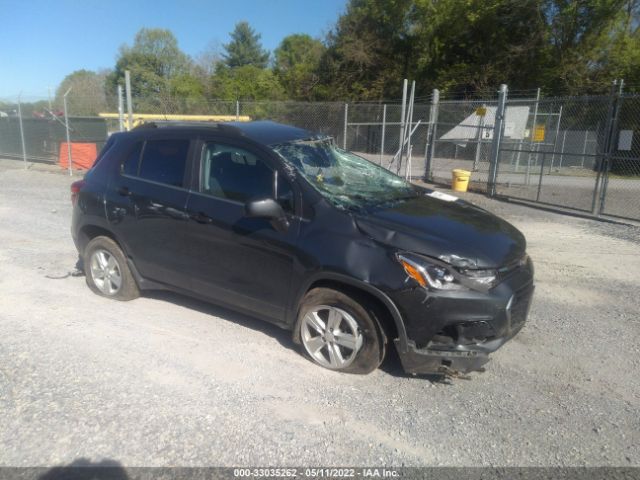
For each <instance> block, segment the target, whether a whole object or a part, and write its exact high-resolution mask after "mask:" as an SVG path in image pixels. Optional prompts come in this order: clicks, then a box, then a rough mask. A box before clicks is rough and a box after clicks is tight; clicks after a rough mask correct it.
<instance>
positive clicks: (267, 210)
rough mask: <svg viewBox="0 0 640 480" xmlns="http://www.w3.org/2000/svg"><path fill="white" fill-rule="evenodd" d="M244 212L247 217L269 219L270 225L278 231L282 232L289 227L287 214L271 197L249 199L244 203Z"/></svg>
mask: <svg viewBox="0 0 640 480" xmlns="http://www.w3.org/2000/svg"><path fill="white" fill-rule="evenodd" d="M244 214H245V217H248V218H265V219H267V220H270V221H271V226H272V227H273V228H274V229H275V230H276V231H278V232H280V233H284V232H286V231H287V230H288V228H289V220H287V215H286V214H285V213H284V210H283V209H282V207H281V206H280V204H279V203H278V202H276V201H275V200H274V199H273V198H263V199H260V200H250V201H248V202H247V203H245V205H244Z"/></svg>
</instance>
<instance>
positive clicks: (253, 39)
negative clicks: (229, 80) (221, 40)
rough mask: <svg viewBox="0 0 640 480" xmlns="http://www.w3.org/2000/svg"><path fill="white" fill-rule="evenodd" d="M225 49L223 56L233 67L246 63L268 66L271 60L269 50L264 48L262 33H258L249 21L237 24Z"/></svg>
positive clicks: (259, 66) (229, 65)
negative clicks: (261, 40)
mask: <svg viewBox="0 0 640 480" xmlns="http://www.w3.org/2000/svg"><path fill="white" fill-rule="evenodd" d="M224 50H225V53H224V54H223V55H222V58H223V59H224V63H225V64H226V66H228V67H231V68H236V67H244V66H246V65H252V66H254V67H258V68H266V66H267V63H268V61H269V52H267V51H266V50H263V48H262V44H261V43H260V34H258V33H256V32H255V31H254V30H253V29H252V28H251V27H250V26H249V24H248V23H247V22H240V23H237V24H236V27H235V29H234V31H233V32H231V41H230V42H229V43H227V44H225V45H224Z"/></svg>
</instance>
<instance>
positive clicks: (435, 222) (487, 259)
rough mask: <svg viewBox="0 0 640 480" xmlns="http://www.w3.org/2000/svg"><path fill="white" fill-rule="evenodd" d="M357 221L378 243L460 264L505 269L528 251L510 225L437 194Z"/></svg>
mask: <svg viewBox="0 0 640 480" xmlns="http://www.w3.org/2000/svg"><path fill="white" fill-rule="evenodd" d="M432 195H434V196H438V197H440V198H434V196H432ZM442 198H444V200H443V199H442ZM355 220H356V223H357V225H358V228H360V230H361V231H362V232H364V233H365V234H366V235H368V236H370V237H371V238H373V239H374V240H376V241H379V242H381V243H384V244H386V245H389V246H393V247H396V248H398V249H400V250H406V251H409V252H415V253H419V254H423V255H427V256H430V257H433V258H440V259H442V260H444V261H446V262H447V263H452V264H454V265H458V266H465V263H467V265H468V266H469V267H470V268H474V267H475V268H491V267H501V266H504V265H507V264H510V263H512V262H514V261H517V260H519V259H520V258H521V257H522V256H523V255H524V253H525V249H526V241H525V238H524V235H522V233H520V231H519V230H518V229H517V228H515V227H514V226H513V225H511V224H510V223H508V222H506V221H505V220H502V219H501V218H499V217H497V216H495V215H493V214H491V213H489V212H487V211H486V210H483V209H481V208H479V207H476V206H475V205H472V204H471V203H468V202H465V201H463V200H459V199H456V197H452V196H449V195H442V194H439V193H438V192H432V193H427V194H426V195H424V196H420V197H416V198H413V199H410V200H407V201H403V202H401V203H397V204H395V205H394V206H392V207H389V208H380V209H377V210H374V211H369V212H368V213H367V214H357V215H355Z"/></svg>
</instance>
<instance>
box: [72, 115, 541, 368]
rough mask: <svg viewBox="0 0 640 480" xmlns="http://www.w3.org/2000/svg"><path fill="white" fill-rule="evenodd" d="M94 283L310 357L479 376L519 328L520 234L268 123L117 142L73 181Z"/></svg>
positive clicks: (320, 139)
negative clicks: (169, 297)
mask: <svg viewBox="0 0 640 480" xmlns="http://www.w3.org/2000/svg"><path fill="white" fill-rule="evenodd" d="M71 197H72V202H73V204H74V209H73V222H72V235H73V240H74V242H75V245H76V247H77V249H78V251H79V253H80V255H81V257H82V258H83V261H84V269H85V273H86V280H87V284H88V286H89V287H90V288H91V290H93V291H94V292H95V293H97V294H99V295H104V296H106V297H111V298H114V299H118V300H131V299H134V298H136V297H137V296H138V295H139V294H140V291H141V290H148V289H170V290H174V291H178V292H182V293H184V294H187V295H193V296H196V297H200V298H202V299H205V300H208V301H211V302H214V303H217V304H221V305H224V306H227V307H230V308H232V309H235V310H239V311H242V312H245V313H247V314H249V315H252V316H254V317H259V318H262V319H264V320H267V321H269V322H272V323H274V324H277V325H279V326H280V327H283V328H286V329H289V330H291V331H292V332H293V340H294V342H296V343H298V344H300V345H301V346H302V349H303V351H304V352H305V353H306V354H307V355H308V357H309V358H310V359H311V360H312V361H314V362H315V363H317V364H319V365H321V366H323V367H326V368H329V369H332V370H338V371H342V372H352V373H368V372H371V371H372V370H374V369H376V368H377V367H378V366H379V365H380V363H381V362H382V361H383V359H384V358H385V353H386V351H387V350H388V349H389V348H390V346H391V344H393V345H394V346H395V348H396V349H397V352H398V354H399V357H400V359H401V362H402V365H403V367H404V369H405V370H406V371H407V372H409V373H435V374H438V373H443V372H451V371H458V372H468V371H471V370H477V369H478V368H479V367H480V366H481V365H482V364H483V363H485V362H486V361H487V355H488V354H489V353H490V352H493V351H495V350H496V349H497V348H499V347H500V346H501V345H502V344H504V343H505V342H506V341H507V340H509V339H510V338H511V337H513V336H514V335H515V334H516V333H517V332H518V331H519V330H520V329H521V328H522V326H523V324H524V322H525V319H526V317H527V313H528V310H529V306H530V303H531V297H532V293H533V266H532V263H531V260H530V259H529V257H528V256H527V254H526V252H525V239H524V237H523V235H522V234H521V233H520V232H519V231H518V230H517V229H516V228H514V227H513V226H512V225H510V224H509V223H507V222H505V221H504V220H501V219H500V218H498V217H496V216H494V215H492V214H490V213H488V212H486V211H485V210H482V209H481V208H478V207H476V206H474V205H472V204H470V203H468V202H465V201H462V200H459V199H457V198H456V197H453V196H450V195H447V194H442V193H438V192H436V191H433V190H430V189H425V188H421V187H418V186H415V185H413V184H411V183H408V182H406V181H405V180H403V179H402V178H400V177H398V176H396V175H394V174H392V173H391V172H389V171H387V170H386V169H384V168H381V167H379V166H377V165H375V164H373V163H371V162H369V161H367V160H365V159H363V158H361V157H359V156H357V155H355V154H353V153H350V152H348V151H345V150H342V149H340V148H338V147H337V146H336V145H335V144H334V142H333V141H332V140H331V139H330V138H327V137H326V136H322V135H318V134H314V133H312V132H309V131H306V130H302V129H299V128H294V127H290V126H286V125H281V124H276V123H272V122H249V123H228V124H216V125H193V124H191V125H175V124H166V125H161V124H149V125H145V126H144V127H141V128H138V129H135V130H133V131H131V132H126V133H116V134H113V135H112V136H111V137H110V139H109V141H108V142H107V145H106V146H105V147H104V149H103V150H102V152H101V153H100V155H99V157H98V159H97V160H96V163H95V165H94V166H93V168H92V169H91V170H90V171H89V172H88V173H87V174H86V176H85V178H84V179H83V180H81V181H79V182H75V183H74V184H73V185H72V187H71Z"/></svg>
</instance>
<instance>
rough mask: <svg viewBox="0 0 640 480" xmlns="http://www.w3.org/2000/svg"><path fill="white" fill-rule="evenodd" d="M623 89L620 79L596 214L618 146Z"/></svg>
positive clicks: (602, 198)
mask: <svg viewBox="0 0 640 480" xmlns="http://www.w3.org/2000/svg"><path fill="white" fill-rule="evenodd" d="M623 89H624V80H622V79H621V80H620V85H619V87H618V91H617V92H616V95H615V97H614V98H615V100H614V101H615V104H614V116H613V122H612V123H611V135H610V136H609V148H608V149H607V156H606V157H605V161H604V164H603V168H602V175H603V177H602V188H601V189H600V208H599V210H598V215H600V214H601V213H602V212H604V207H605V203H606V200H607V187H608V186H609V171H610V170H611V162H612V158H611V157H612V156H613V152H615V151H616V150H617V148H618V146H617V141H618V120H619V118H620V109H621V107H622V91H623Z"/></svg>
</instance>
